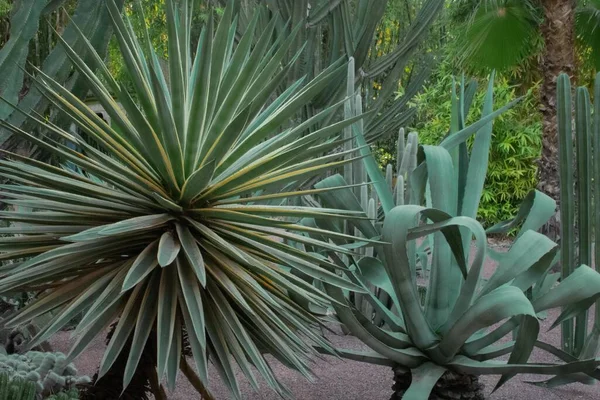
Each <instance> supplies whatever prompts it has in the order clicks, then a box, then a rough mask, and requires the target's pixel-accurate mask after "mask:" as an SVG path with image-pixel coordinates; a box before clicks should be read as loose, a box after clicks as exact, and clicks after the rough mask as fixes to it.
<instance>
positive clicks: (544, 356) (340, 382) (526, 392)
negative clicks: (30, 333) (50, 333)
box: [51, 261, 600, 400]
mask: <svg viewBox="0 0 600 400" xmlns="http://www.w3.org/2000/svg"><path fill="white" fill-rule="evenodd" d="M494 269H495V265H494V263H493V262H491V261H490V262H488V263H487V264H486V267H485V272H484V276H486V277H489V276H491V274H492V273H493V271H494ZM557 316H558V311H557V310H553V312H551V313H550V314H549V315H548V318H546V319H545V320H544V321H542V326H541V330H540V340H542V341H544V342H547V343H551V344H553V345H556V346H558V345H559V344H560V329H559V328H557V329H554V330H552V331H548V328H549V327H550V325H551V323H552V321H554V319H555V318H556V317H557ZM334 330H335V331H336V333H335V334H328V337H329V339H330V340H331V342H332V343H333V344H334V345H336V347H339V348H346V349H366V348H365V347H364V345H363V344H362V343H361V342H360V341H359V340H357V339H356V338H354V337H352V336H346V335H343V334H342V332H341V331H340V330H339V329H336V328H334ZM70 335H71V333H70V332H60V333H59V334H57V335H56V336H55V337H54V339H53V340H52V341H51V344H52V345H53V347H54V348H55V350H56V351H63V352H68V350H69V346H70V345H71V344H72V343H73V340H72V339H71V338H70ZM104 337H105V335H99V336H98V337H97V338H96V340H95V341H94V343H93V344H92V346H91V347H90V348H89V349H88V350H87V351H86V352H85V353H83V354H82V355H80V356H79V357H78V358H77V359H76V360H75V365H76V366H77V368H78V370H79V373H80V374H86V375H89V376H90V377H91V376H93V375H94V373H95V372H96V369H97V368H98V365H99V363H100V360H101V359H102V355H103V352H104V347H105V346H104ZM557 361H558V360H556V359H555V358H554V357H553V356H552V355H549V354H548V353H544V352H541V351H537V350H536V351H534V353H533V355H532V357H531V359H530V362H540V363H548V362H557ZM272 366H273V369H274V370H275V373H276V375H277V376H278V377H279V379H280V380H281V382H282V383H284V384H285V385H286V386H287V387H288V388H289V389H290V390H291V391H292V393H293V394H294V395H295V396H296V399H298V400H387V399H389V398H390V395H391V393H392V390H391V386H392V377H393V374H392V371H391V369H390V368H387V367H380V366H373V365H369V364H365V363H360V362H355V361H347V360H341V359H337V358H335V357H331V356H323V358H322V359H318V360H315V363H314V367H313V373H314V376H315V378H314V381H313V382H312V383H311V382H308V381H307V380H306V379H305V378H304V377H302V376H300V375H299V374H297V373H295V372H292V371H289V370H288V369H286V368H285V367H283V366H282V365H280V364H278V363H277V362H275V361H274V362H273V363H272ZM239 376H240V379H241V381H242V383H241V390H242V393H243V397H244V399H248V400H276V399H280V397H278V396H277V395H276V394H275V393H274V392H272V391H271V390H270V389H269V388H268V386H267V385H266V384H264V383H263V384H262V385H261V390H260V392H258V393H257V392H254V391H253V389H252V388H251V387H250V385H249V384H248V383H247V382H246V381H245V380H244V378H243V377H242V374H241V373H239ZM209 379H210V389H211V391H212V392H213V393H214V394H215V396H216V397H217V398H218V399H220V400H221V399H222V400H225V399H229V398H231V397H230V396H229V394H228V391H227V389H226V388H225V387H224V386H223V384H222V382H221V380H220V379H219V376H218V375H217V373H216V372H215V371H214V370H212V371H211V373H210V376H209ZM543 379H544V377H540V376H530V375H520V376H517V377H515V378H513V379H512V380H511V381H509V382H508V383H506V384H505V385H504V386H503V387H501V388H500V389H499V390H498V391H496V392H495V393H492V394H490V392H491V390H492V389H493V387H494V385H495V384H496V381H497V380H498V377H497V376H490V377H485V378H483V382H484V383H485V386H486V393H487V394H489V399H490V400H560V399H563V400H567V399H568V400H576V399H580V400H600V385H598V384H597V385H592V386H588V385H583V384H571V385H567V386H564V387H561V388H558V389H552V390H550V389H545V388H541V387H537V386H534V385H531V384H529V383H526V382H527V381H541V380H543ZM169 399H172V400H189V399H198V395H197V394H196V392H195V391H194V389H193V388H192V386H191V385H190V384H189V383H188V382H187V380H186V379H185V377H184V376H182V375H181V374H180V376H179V380H178V384H177V390H176V391H175V392H174V393H171V394H170V396H169Z"/></svg>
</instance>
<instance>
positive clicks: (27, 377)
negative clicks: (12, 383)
mask: <svg viewBox="0 0 600 400" xmlns="http://www.w3.org/2000/svg"><path fill="white" fill-rule="evenodd" d="M0 372H2V373H4V374H6V375H7V376H8V377H9V379H11V380H14V379H21V380H24V381H28V382H32V383H33V384H34V388H35V393H37V396H38V397H39V398H46V397H48V396H50V395H51V394H53V393H60V392H63V391H69V390H71V389H75V388H76V387H77V386H78V385H84V384H87V383H90V381H91V380H90V378H89V377H87V376H78V374H77V369H76V368H75V365H73V364H72V363H68V362H67V357H66V356H65V355H64V354H62V353H45V352H37V351H30V352H27V353H25V354H9V355H1V354H0Z"/></svg>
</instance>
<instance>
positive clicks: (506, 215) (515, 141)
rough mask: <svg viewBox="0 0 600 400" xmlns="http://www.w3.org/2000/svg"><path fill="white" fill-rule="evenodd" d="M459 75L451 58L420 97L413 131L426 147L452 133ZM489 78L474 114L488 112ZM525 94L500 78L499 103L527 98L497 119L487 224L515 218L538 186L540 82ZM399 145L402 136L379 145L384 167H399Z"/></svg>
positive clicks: (483, 212) (484, 209)
mask: <svg viewBox="0 0 600 400" xmlns="http://www.w3.org/2000/svg"><path fill="white" fill-rule="evenodd" d="M457 74H458V71H457V70H455V69H454V68H453V66H452V65H451V63H450V58H446V60H445V61H443V62H442V63H441V64H440V65H439V67H438V68H437V69H436V72H435V73H434V74H433V75H432V76H431V79H430V81H429V83H428V84H427V85H426V87H425V88H424V90H423V91H422V92H421V94H419V95H418V96H417V97H416V99H415V104H414V106H415V107H417V110H418V112H417V116H416V119H415V121H414V122H413V124H412V126H411V127H410V128H409V129H408V131H410V130H415V131H417V132H418V133H419V142H420V143H422V144H430V145H437V144H439V143H440V141H441V140H442V138H443V137H444V136H445V135H446V134H447V132H448V129H449V127H450V116H451V97H450V96H451V93H452V79H453V78H452V77H453V76H455V75H457ZM484 80H485V78H482V79H481V82H480V84H479V87H478V91H477V94H476V96H475V99H474V101H473V105H472V107H471V110H480V109H481V108H482V105H483V98H484V95H485V90H484V89H485V88H484V87H483V86H482V82H483V81H484ZM457 85H460V78H458V79H457ZM521 90H522V87H519V86H516V85H513V84H511V79H510V74H509V73H506V74H500V75H497V76H496V79H495V85H494V102H495V103H496V104H498V105H502V104H507V103H509V102H510V101H512V100H514V99H515V98H517V97H520V96H521V97H522V100H521V101H520V102H519V103H518V104H517V105H516V106H515V107H513V108H512V109H511V110H509V111H507V112H506V113H504V114H502V115H501V116H500V117H498V118H496V120H495V121H494V129H493V139H492V148H491V152H490V164H489V169H488V173H487V179H486V183H485V187H484V192H483V196H482V200H481V206H480V209H479V214H478V218H479V219H480V220H481V221H482V222H483V223H484V224H485V225H486V226H491V225H493V224H495V223H497V222H500V221H504V220H507V219H510V218H512V217H514V215H515V214H516V212H517V209H518V206H519V204H520V202H521V200H523V198H525V196H526V195H527V193H529V191H530V190H531V189H533V188H535V186H536V183H537V180H536V175H537V164H536V160H537V158H538V157H539V156H540V152H541V146H542V141H541V138H542V124H541V116H540V114H539V113H538V112H537V107H538V104H539V103H538V97H539V96H538V84H537V83H533V84H532V85H531V87H530V88H529V89H528V90H526V92H525V93H521V92H520V91H521ZM478 118H479V114H478V112H475V111H472V112H471V113H470V114H469V116H468V119H467V123H468V124H471V123H473V122H474V121H476V120H477V119H478ZM408 131H407V133H408ZM396 141H397V140H396V138H390V139H389V140H387V141H385V142H381V143H379V145H378V148H376V149H375V153H376V155H377V158H378V161H379V163H380V165H381V166H382V168H385V165H387V164H388V163H390V164H394V163H395V160H394V158H395V155H394V153H395V148H396Z"/></svg>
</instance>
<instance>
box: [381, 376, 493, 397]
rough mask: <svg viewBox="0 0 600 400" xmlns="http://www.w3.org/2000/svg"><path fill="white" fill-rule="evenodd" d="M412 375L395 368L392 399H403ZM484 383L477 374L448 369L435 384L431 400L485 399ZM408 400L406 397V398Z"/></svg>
mask: <svg viewBox="0 0 600 400" xmlns="http://www.w3.org/2000/svg"><path fill="white" fill-rule="evenodd" d="M411 381H412V375H411V373H410V372H405V371H402V370H400V369H394V386H392V389H393V390H394V394H393V395H392V398H391V399H390V400H401V399H402V396H404V393H405V392H406V390H407V389H408V387H409V386H410V383H411ZM484 398H485V397H484V395H483V384H482V383H480V382H479V379H478V378H477V376H475V375H463V374H457V373H454V372H451V371H447V372H446V373H445V374H444V375H442V377H441V378H440V380H439V381H438V382H437V383H436V384H435V386H434V387H433V390H432V391H431V395H430V396H429V400H484ZM405 400H406V399H405Z"/></svg>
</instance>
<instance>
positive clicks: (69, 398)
mask: <svg viewBox="0 0 600 400" xmlns="http://www.w3.org/2000/svg"><path fill="white" fill-rule="evenodd" d="M77 399H79V391H78V390H77V389H70V390H68V391H66V392H60V393H57V394H53V395H52V396H50V397H48V400H77Z"/></svg>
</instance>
